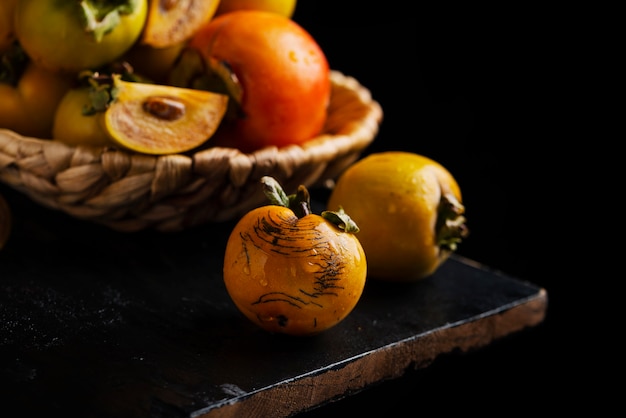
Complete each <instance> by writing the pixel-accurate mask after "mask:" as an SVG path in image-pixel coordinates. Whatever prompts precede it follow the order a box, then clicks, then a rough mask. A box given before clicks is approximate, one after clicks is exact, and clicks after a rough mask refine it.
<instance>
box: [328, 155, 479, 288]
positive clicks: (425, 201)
mask: <svg viewBox="0 0 626 418" xmlns="http://www.w3.org/2000/svg"><path fill="white" fill-rule="evenodd" d="M339 207H341V208H343V209H344V210H346V211H347V212H348V213H350V216H351V217H352V219H354V221H355V222H356V223H357V224H358V225H359V227H360V229H361V232H360V233H359V240H360V242H361V244H362V245H363V249H364V250H365V254H366V256H367V260H368V277H371V278H372V279H376V280H387V281H396V282H402V281H404V282H408V281H416V280H419V279H423V278H426V277H428V276H430V275H432V274H433V273H434V272H435V271H436V270H437V269H438V268H439V266H440V265H441V264H442V263H443V262H444V261H445V260H446V259H447V258H448V257H449V256H450V254H451V253H452V252H453V251H455V250H456V249H457V246H458V245H459V244H460V243H461V241H462V240H463V238H465V237H466V236H467V235H468V228H467V225H466V219H465V216H464V213H465V206H464V205H463V203H462V196H461V189H460V187H459V184H458V183H457V181H456V179H455V178H454V177H453V176H452V174H451V173H450V171H448V169H446V168H445V167H444V166H443V165H441V164H440V163H438V162H436V161H434V160H432V159H430V158H428V157H425V156H423V155H419V154H415V153H410V152H399V151H388V152H380V153H374V154H370V155H368V156H366V157H365V158H363V159H361V160H359V161H357V162H356V163H354V164H352V165H351V166H349V167H348V168H347V169H346V170H345V171H344V172H343V173H342V174H341V175H340V177H339V178H338V179H337V182H336V184H335V187H334V188H333V190H332V192H331V195H330V197H329V199H328V203H327V208H328V209H334V208H339Z"/></svg>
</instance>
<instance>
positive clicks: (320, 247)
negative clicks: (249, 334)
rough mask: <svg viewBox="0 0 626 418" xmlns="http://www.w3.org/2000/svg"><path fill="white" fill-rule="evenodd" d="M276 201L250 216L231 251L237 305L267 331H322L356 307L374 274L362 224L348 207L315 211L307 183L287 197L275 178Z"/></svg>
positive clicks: (227, 263) (229, 281)
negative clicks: (348, 212) (365, 249)
mask: <svg viewBox="0 0 626 418" xmlns="http://www.w3.org/2000/svg"><path fill="white" fill-rule="evenodd" d="M262 181H263V184H264V186H265V193H266V195H267V197H268V198H269V199H270V201H272V202H273V203H272V204H270V205H266V206H262V207H258V208H256V209H253V210H251V211H250V212H248V213H247V214H246V215H244V216H243V217H242V218H241V219H240V220H239V222H238V223H237V224H236V226H235V227H234V229H233V231H232V233H231V234H230V237H229V239H228V242H227V246H226V252H225V256H224V283H225V285H226V289H227V291H228V293H229V295H230V297H231V298H232V300H233V302H234V303H235V305H236V306H237V308H238V309H239V310H240V311H241V312H242V313H243V314H244V315H245V316H246V317H247V318H248V319H250V320H251V321H252V322H254V323H255V324H257V325H258V326H260V327H261V328H263V329H265V330H267V331H269V332H273V333H282V334H289V335H297V336H305V335H314V334H318V333H320V332H322V331H324V330H327V329H329V328H331V327H333V326H335V325H336V324H338V323H339V322H340V321H342V320H343V319H344V318H345V317H346V316H347V315H348V314H349V313H350V312H351V311H352V310H353V309H354V307H355V306H356V305H357V302H358V301H359V299H360V297H361V294H362V292H363V288H364V286H365V278H366V273H367V265H366V259H365V254H364V252H363V248H362V247H361V244H360V243H359V240H358V239H357V237H356V235H354V233H356V232H358V227H357V226H356V225H355V224H354V223H353V222H352V220H351V219H350V217H348V216H347V215H346V214H345V213H344V212H342V211H339V212H329V211H326V212H322V214H321V215H317V214H313V213H311V212H310V204H309V195H308V191H307V190H306V188H305V187H304V186H300V188H299V189H298V192H297V194H294V195H290V196H287V195H285V193H284V191H283V190H282V188H281V187H280V185H279V184H278V183H277V182H276V181H275V180H274V179H273V178H271V177H264V178H263V180H262Z"/></svg>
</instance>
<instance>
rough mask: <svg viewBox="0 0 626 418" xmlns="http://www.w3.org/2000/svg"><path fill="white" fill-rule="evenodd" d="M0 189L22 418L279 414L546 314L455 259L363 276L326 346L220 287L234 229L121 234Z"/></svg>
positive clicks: (1, 301)
mask: <svg viewBox="0 0 626 418" xmlns="http://www.w3.org/2000/svg"><path fill="white" fill-rule="evenodd" d="M0 192H2V193H3V194H4V195H5V197H7V200H9V202H10V203H11V205H12V207H13V209H14V215H15V222H14V230H13V232H12V235H11V239H10V241H9V243H8V245H7V246H6V247H5V249H4V250H2V251H0V381H1V382H2V390H1V392H0V393H1V394H0V400H1V402H2V405H3V408H5V409H8V408H10V409H9V410H13V411H16V412H15V413H16V415H17V416H31V415H35V414H41V413H47V414H51V413H60V414H62V415H63V416H83V417H125V416H134V417H142V416H145V417H148V416H150V417H172V416H193V417H205V416H206V417H235V416H269V415H271V416H290V415H294V414H296V413H298V412H302V411H306V410H309V409H311V408H313V407H316V406H318V405H321V404H323V403H325V402H328V401H329V400H336V399H341V398H345V397H348V396H350V395H351V394H354V393H357V392H359V391H361V390H363V389H365V388H367V387H368V386H371V385H372V384H375V383H377V382H381V381H383V380H388V379H394V378H397V377H399V376H401V375H402V373H403V372H404V371H406V370H407V369H409V368H422V367H426V366H428V365H429V364H430V363H431V362H432V361H433V360H434V359H435V358H436V357H437V356H439V355H442V354H444V353H454V352H455V351H457V350H461V351H465V350H469V349H473V348H479V347H482V346H485V345H487V344H489V343H490V342H492V341H493V340H494V339H497V338H501V337H503V336H506V335H508V334H511V333H515V332H519V331H521V330H523V329H525V328H528V327H532V326H534V325H537V324H538V323H540V322H541V321H542V320H543V319H544V317H545V313H546V308H547V294H546V291H545V290H544V289H543V288H540V287H538V286H535V285H533V284H531V283H528V282H525V281H521V280H518V279H516V278H513V277H510V276H507V275H506V274H503V273H501V272H498V271H494V270H492V269H490V268H488V267H486V266H484V265H480V264H477V263H475V262H473V261H471V260H468V259H465V258H462V257H460V256H455V257H453V258H451V259H450V260H448V261H447V262H446V263H445V264H444V265H443V266H442V267H441V268H440V270H439V271H438V272H437V273H436V274H435V275H434V276H432V277H431V278H429V279H426V280H424V281H422V282H419V283H412V284H404V285H400V284H390V283H381V282H376V281H374V280H369V281H368V283H367V285H366V289H365V292H364V294H363V297H362V299H361V300H360V301H359V304H358V305H357V307H356V309H355V310H354V311H353V312H352V313H351V314H350V315H349V316H348V318H347V319H345V320H344V321H343V322H342V323H340V324H339V325H338V326H336V327H335V328H332V329H330V330H329V331H327V332H325V333H323V334H321V335H318V336H315V337H306V338H294V337H288V336H281V335H271V334H268V333H266V332H264V331H262V330H260V329H258V328H256V326H254V325H253V324H251V323H249V322H248V321H247V320H246V319H245V318H244V317H243V316H242V315H241V314H240V313H239V312H238V311H237V310H236V308H235V307H234V305H233V304H232V303H231V301H230V299H229V298H228V295H227V293H226V291H225V288H224V286H223V283H222V276H221V269H222V255H223V249H224V245H225V243H226V240H227V237H228V233H229V232H230V230H231V228H232V226H233V223H229V222H226V223H221V224H211V225H206V226H203V227H199V228H195V229H194V230H190V231H183V232H180V233H165V234H164V233H157V232H153V231H145V232H140V233H133V234H126V233H118V232H115V231H111V230H108V229H106V228H104V227H100V226H98V225H94V224H91V223H85V222H81V221H78V220H75V219H71V218H69V217H67V216H65V215H63V214H60V213H56V212H52V211H49V210H45V209H43V208H40V207H38V206H36V205H34V204H32V203H30V202H28V201H27V200H26V199H25V198H23V197H22V196H21V195H19V194H17V193H13V192H12V191H10V190H8V189H6V188H1V187H0Z"/></svg>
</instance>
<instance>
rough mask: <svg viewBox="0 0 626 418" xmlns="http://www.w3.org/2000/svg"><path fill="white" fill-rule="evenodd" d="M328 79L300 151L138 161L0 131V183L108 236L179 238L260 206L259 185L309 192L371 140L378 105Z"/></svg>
mask: <svg viewBox="0 0 626 418" xmlns="http://www.w3.org/2000/svg"><path fill="white" fill-rule="evenodd" d="M330 77H331V84H332V92H331V101H330V104H329V110H328V118H327V122H326V125H325V127H324V129H323V132H322V133H321V134H320V135H318V136H317V137H315V138H313V139H311V140H310V141H307V142H306V143H304V144H300V145H290V146H286V147H282V148H278V147H276V146H271V147H266V148H262V149H259V150H257V151H254V152H251V153H244V152H242V151H240V150H238V149H234V148H226V147H219V146H213V147H208V148H204V149H200V150H198V151H195V152H190V153H187V154H170V155H148V154H137V153H132V152H128V151H125V150H121V149H116V148H109V147H86V146H71V145H67V144H64V143H61V142H58V141H51V140H49V139H42V138H33V137H28V136H22V135H20V134H18V133H16V132H14V131H11V130H8V129H2V128H0V181H1V182H3V183H6V184H8V185H9V186H11V187H12V188H14V189H16V190H18V191H20V192H22V193H24V194H26V195H27V196H29V197H30V198H31V199H32V200H34V201H36V202H38V203H39V204H42V205H44V206H47V207H49V208H52V209H56V210H61V211H63V212H66V213H68V214H69V215H71V216H73V217H76V218H81V219H87V220H91V221H95V222H98V223H101V224H105V225H107V226H109V227H111V228H113V229H118V230H127V231H133V230H141V229H145V228H154V229H158V230H179V229H185V228H188V227H191V226H194V225H197V224H201V223H206V222H211V221H223V220H229V219H233V218H236V217H238V216H241V215H242V214H243V213H245V212H246V211H248V210H250V209H251V208H252V207H254V206H258V205H260V204H261V203H262V202H263V196H262V193H260V192H257V191H255V189H258V190H259V191H260V190H261V188H260V187H259V184H258V181H259V179H260V178H261V177H262V176H263V175H272V176H274V177H275V178H277V180H278V181H279V182H281V183H283V185H284V187H285V190H289V189H290V188H295V187H297V186H298V185H299V184H303V185H305V186H307V187H311V186H314V185H319V184H322V183H323V182H326V181H328V180H331V179H333V178H335V177H336V176H337V175H338V174H339V173H340V172H341V171H342V170H343V169H345V168H346V167H347V166H348V165H349V164H351V163H352V162H353V161H354V160H356V159H357V158H358V157H359V155H360V153H361V152H363V150H364V149H365V148H367V147H368V146H369V145H370V144H371V142H372V141H373V140H374V138H375V137H376V135H377V133H378V130H379V125H380V123H381V122H382V117H383V111H382V108H381V106H380V104H379V103H378V102H377V101H375V100H374V99H373V98H372V96H371V93H370V91H369V90H368V89H367V88H366V87H364V86H363V85H361V84H360V83H359V82H358V81H357V80H356V79H355V78H353V77H350V76H347V75H344V74H343V73H341V72H339V71H336V70H331V74H330ZM218 201H219V202H218ZM203 205H206V207H205V208H204V211H203Z"/></svg>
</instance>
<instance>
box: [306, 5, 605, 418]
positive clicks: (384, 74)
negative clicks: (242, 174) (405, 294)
mask: <svg viewBox="0 0 626 418" xmlns="http://www.w3.org/2000/svg"><path fill="white" fill-rule="evenodd" d="M408 5H409V3H402V4H399V3H398V2H393V3H389V4H382V3H376V4H372V3H366V2H360V1H341V2H338V1H335V2H331V1H324V0H321V1H319V0H315V1H312V0H309V1H306V0H304V1H300V2H299V3H298V5H297V7H296V12H295V15H294V20H296V21H297V22H298V23H300V24H301V25H302V26H303V27H304V28H305V29H307V30H308V31H309V32H310V33H311V34H312V35H313V36H314V37H315V38H316V40H317V41H318V43H319V44H320V45H321V46H322V48H323V50H324V51H325V52H326V55H327V57H328V60H329V62H330V65H331V67H332V68H334V69H337V70H340V71H342V72H343V73H345V74H349V75H352V76H354V77H355V78H357V79H358V80H359V81H360V82H361V83H362V84H363V85H365V86H366V87H368V88H369V89H370V91H371V93H372V95H373V97H374V98H375V99H376V100H378V101H379V102H380V103H381V105H382V107H383V111H384V114H385V116H384V120H383V123H382V125H381V130H380V133H379V135H378V137H377V139H376V140H375V141H374V143H373V144H372V145H371V146H370V148H368V149H367V151H366V154H368V153H371V152H378V151H383V150H389V149H397V150H407V151H412V152H416V153H419V154H423V155H426V156H428V157H431V158H433V159H434V160H436V161H439V162H440V163H442V164H443V165H444V166H446V167H447V168H448V169H449V170H450V172H451V173H452V174H453V175H454V176H455V178H456V179H457V181H458V182H459V184H460V186H461V189H462V191H463V198H464V203H465V206H466V211H467V212H466V215H467V218H468V222H469V227H470V230H471V235H470V237H469V238H468V239H466V240H465V242H463V243H462V244H461V246H460V248H459V250H458V252H459V253H460V254H462V255H465V256H467V257H469V258H472V259H474V260H476V261H479V262H481V263H484V264H486V265H488V266H491V267H493V268H495V269H498V270H501V271H503V272H505V273H507V274H509V275H512V276H513V277H517V278H520V279H523V280H528V281H530V282H533V283H535V284H538V285H540V286H541V287H543V288H545V289H546V290H547V292H548V300H549V305H548V313H547V316H546V319H545V320H544V322H543V323H541V324H540V325H539V326H537V327H534V328H532V329H529V330H525V331H523V332H521V333H519V334H515V335H513V336H509V337H507V338H505V339H503V340H500V341H496V342H495V343H494V344H492V345H490V346H489V347H486V348H484V349H481V350H478V351H474V352H470V353H462V354H460V355H458V356H450V357H443V358H440V359H438V360H437V361H436V362H435V363H434V364H433V365H431V366H430V367H429V368H427V369H423V370H418V371H408V372H407V373H406V375H405V376H403V378H401V379H398V380H394V381H390V382H385V383H383V384H381V385H379V386H377V387H375V388H372V389H369V390H366V391H365V392H362V393H360V394H357V395H354V396H352V397H350V398H349V399H345V400H343V401H341V402H338V403H333V404H330V405H327V406H324V407H322V408H320V409H316V410H313V411H310V412H308V413H306V414H304V415H303V416H307V417H310V418H312V417H318V416H319V417H321V416H325V415H326V414H328V413H330V412H337V413H346V412H353V413H355V412H370V413H385V414H391V416H417V415H421V413H420V411H424V410H429V411H433V410H436V411H437V412H438V413H446V412H455V413H464V414H465V413H468V412H469V413H471V412H474V413H481V414H483V415H485V414H487V415H488V414H491V413H494V414H495V413H502V412H503V411H502V410H500V409H499V408H500V407H502V406H503V405H509V406H510V407H511V408H512V410H513V411H515V412H521V411H534V410H536V409H537V408H538V406H539V405H542V406H543V407H558V408H566V407H568V405H572V401H573V399H572V398H568V399H563V398H560V396H562V395H563V396H568V397H570V396H571V395H572V393H571V392H570V391H569V390H568V389H565V388H566V387H570V385H571V387H579V388H580V387H582V386H585V384H583V383H582V381H581V380H580V379H581V377H580V376H581V375H583V374H585V375H586V373H587V372H586V371H585V372H583V370H584V369H587V370H589V369H593V366H591V367H589V364H588V363H587V362H585V361H584V360H582V359H581V358H580V357H576V356H573V354H572V352H573V351H575V350H576V349H577V348H578V344H579V341H576V342H574V341H573V339H574V340H575V339H576V337H575V336H573V334H571V333H569V334H568V333H567V332H566V331H565V330H566V329H569V328H568V327H567V325H569V323H571V322H573V321H574V319H573V318H572V317H571V316H569V315H568V314H566V313H565V309H566V306H568V305H569V303H568V300H567V297H566V296H565V295H566V289H567V288H571V287H573V286H574V284H573V278H572V277H571V276H570V275H569V274H568V273H566V272H565V270H566V269H565V267H566V266H569V265H571V259H570V257H571V254H569V253H568V252H567V248H569V247H568V244H569V243H566V242H563V236H561V235H560V232H557V231H560V228H561V225H559V219H561V216H562V215H564V213H566V212H568V209H567V208H565V207H560V206H559V202H562V201H564V200H561V199H562V197H563V194H562V193H564V187H563V184H565V183H562V184H558V183H559V180H557V179H558V178H559V174H560V173H559V171H558V170H555V168H554V167H555V166H556V165H558V162H557V161H558V160H559V159H562V157H563V153H564V152H566V151H565V149H564V148H562V147H563V145H564V142H563V138H568V134H567V133H566V132H565V128H564V126H562V125H561V126H559V124H558V122H557V117H556V114H557V113H560V111H561V109H560V106H561V101H562V100H563V99H564V97H563V96H560V95H559V94H560V90H559V89H560V87H559V85H560V82H561V81H559V78H558V72H557V66H556V63H557V62H558V60H559V59H560V58H561V56H562V54H563V44H566V43H567V41H562V40H561V39H562V38H561V36H563V34H559V33H558V32H555V24H554V20H552V18H553V16H552V15H550V14H547V13H546V12H547V10H542V11H537V10H513V7H509V6H507V7H505V8H497V9H484V10H480V9H476V8H473V9H471V10H470V9H467V10H465V9H458V8H453V7H452V6H450V7H447V8H445V7H444V8H441V9H440V10H423V9H421V8H420V7H419V6H417V5H415V6H416V7H412V8H409V7H408ZM553 34H556V36H554V35H553ZM555 154H556V158H555ZM582 274H583V273H582V271H578V273H576V275H578V276H581V275H582ZM457 354H458V353H457ZM570 362H571V363H570ZM585 400H586V399H585V398H576V399H575V400H574V401H573V402H574V403H577V404H579V405H580V403H581V402H584V401H585ZM433 408H435V409H433ZM507 412H508V411H507Z"/></svg>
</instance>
